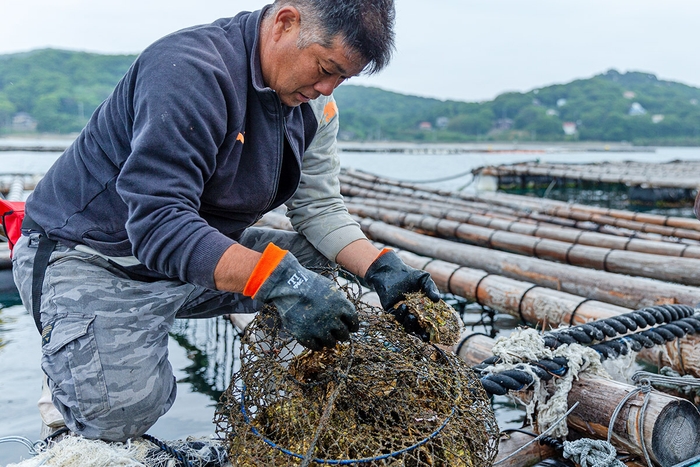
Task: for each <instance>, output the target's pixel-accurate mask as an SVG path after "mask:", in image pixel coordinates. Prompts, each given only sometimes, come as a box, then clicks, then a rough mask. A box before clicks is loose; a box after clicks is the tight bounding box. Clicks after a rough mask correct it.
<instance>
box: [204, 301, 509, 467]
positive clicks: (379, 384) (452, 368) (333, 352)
mask: <svg viewBox="0 0 700 467" xmlns="http://www.w3.org/2000/svg"><path fill="white" fill-rule="evenodd" d="M350 295H352V294H350ZM350 298H351V300H352V301H353V302H354V303H355V305H356V307H357V309H358V313H359V314H360V318H361V329H360V331H359V332H357V333H354V334H353V335H352V338H351V340H350V341H349V342H345V343H341V344H338V345H337V346H336V347H335V348H333V349H327V350H324V351H321V352H312V351H309V350H306V349H304V348H303V347H301V346H299V345H298V344H297V343H296V342H295V341H294V340H292V339H291V338H289V337H288V336H287V335H286V334H285V332H284V331H283V330H282V329H281V327H280V323H279V320H278V319H277V317H276V314H275V313H274V312H271V310H266V311H264V312H263V313H261V314H260V315H259V316H258V317H257V318H256V319H255V320H254V321H253V323H251V325H250V326H248V328H246V331H245V333H244V336H243V338H242V348H241V368H242V369H241V370H240V371H239V372H238V373H237V374H235V375H234V377H233V379H232V382H231V385H230V386H229V388H228V389H227V390H226V391H225V393H224V395H223V396H222V399H221V408H220V410H219V411H218V412H217V416H216V423H217V433H218V434H219V436H221V437H222V438H225V439H226V440H227V443H228V446H229V455H230V459H231V462H232V463H233V464H234V465H238V466H254V465H255V466H263V465H264V466H269V465H275V466H277V465H301V466H306V465H320V464H331V465H377V466H416V467H418V466H476V467H483V466H489V465H491V464H492V462H493V459H494V457H495V455H496V451H497V439H498V426H497V424H496V420H495V418H494V415H493V412H492V410H491V406H490V403H489V399H488V397H487V395H486V393H485V392H484V390H483V388H482V387H481V385H480V383H479V380H478V378H477V377H476V376H475V375H474V374H473V372H472V371H471V370H470V369H469V367H468V366H467V365H466V364H465V363H464V362H462V361H461V360H460V359H459V358H458V357H456V356H455V355H454V354H452V353H447V352H445V351H442V350H441V349H440V348H439V347H437V346H434V345H432V344H426V343H423V342H422V341H420V340H419V339H417V338H416V337H413V336H411V335H409V334H407V333H405V332H404V331H403V329H402V328H401V327H400V326H399V325H398V324H397V323H396V322H395V320H394V319H393V317H392V316H391V315H389V314H385V313H383V312H382V311H381V310H380V309H377V308H371V307H369V306H368V305H366V304H364V303H362V302H360V301H359V300H358V299H356V298H355V297H350Z"/></svg>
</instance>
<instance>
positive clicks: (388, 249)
mask: <svg viewBox="0 0 700 467" xmlns="http://www.w3.org/2000/svg"><path fill="white" fill-rule="evenodd" d="M390 251H394V250H392V249H391V248H384V249H383V250H382V251H380V252H379V254H378V255H377V257H376V258H374V261H377V260H378V259H379V257H380V256H382V255H383V254H384V253H389V252H390Z"/></svg>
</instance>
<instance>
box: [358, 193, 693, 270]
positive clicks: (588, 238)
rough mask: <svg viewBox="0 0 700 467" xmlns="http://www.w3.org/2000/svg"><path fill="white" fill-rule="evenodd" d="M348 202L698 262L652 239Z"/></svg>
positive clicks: (688, 248) (689, 252) (397, 204)
mask: <svg viewBox="0 0 700 467" xmlns="http://www.w3.org/2000/svg"><path fill="white" fill-rule="evenodd" d="M348 202H349V203H351V204H352V205H355V206H358V205H359V206H371V207H377V208H383V209H387V210H392V211H401V212H405V213H423V214H429V215H431V216H432V217H436V218H439V219H446V220H452V221H455V222H460V223H468V224H472V225H476V226H480V227H487V228H491V229H495V230H504V231H508V232H513V233H518V234H522V235H529V236H533V237H541V238H548V239H551V240H558V241H562V242H567V243H572V244H577V245H588V246H595V247H600V248H610V249H616V250H627V251H636V252H638V253H647V254H654V255H661V256H675V257H683V258H697V259H700V246H693V245H681V244H677V243H667V242H659V241H651V240H643V239H636V238H630V237H626V238H623V237H621V236H614V235H610V234H603V233H599V232H585V231H581V230H579V229H574V228H568V227H563V226H556V225H552V224H550V225H546V224H543V223H534V222H527V221H521V220H519V219H517V218H513V217H511V218H508V217H509V216H502V215H485V214H477V213H474V212H469V211H465V210H461V208H457V209H446V208H444V207H440V206H439V205H437V204H433V203H431V202H425V203H415V202H413V203H411V202H410V201H409V200H401V201H389V200H380V199H376V198H359V199H358V198H354V197H353V198H350V199H349V200H348Z"/></svg>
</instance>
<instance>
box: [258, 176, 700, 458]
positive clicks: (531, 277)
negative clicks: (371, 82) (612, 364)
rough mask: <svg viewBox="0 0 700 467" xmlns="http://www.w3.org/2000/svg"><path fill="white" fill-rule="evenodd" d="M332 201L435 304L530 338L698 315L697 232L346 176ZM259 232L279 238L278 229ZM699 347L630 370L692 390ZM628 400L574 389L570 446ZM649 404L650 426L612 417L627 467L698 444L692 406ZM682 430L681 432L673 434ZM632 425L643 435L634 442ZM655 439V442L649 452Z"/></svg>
mask: <svg viewBox="0 0 700 467" xmlns="http://www.w3.org/2000/svg"><path fill="white" fill-rule="evenodd" d="M341 191H342V193H343V195H344V197H345V201H346V205H347V207H348V210H349V212H350V213H351V214H353V215H355V216H356V218H357V220H358V222H360V225H361V227H362V228H363V230H364V232H365V233H366V235H367V236H368V237H369V238H370V239H371V240H373V241H375V242H378V246H390V247H393V248H394V249H396V250H397V252H398V254H399V255H400V256H401V258H402V259H403V260H404V261H405V262H406V263H407V264H409V265H411V266H413V267H416V268H419V269H424V270H426V271H428V272H430V273H431V276H432V277H433V279H434V280H435V282H436V284H437V285H438V287H439V288H440V290H441V291H442V292H443V293H451V294H454V295H456V296H459V297H463V298H465V299H466V300H468V301H470V302H475V303H478V304H479V305H481V306H482V307H485V308H487V309H491V310H494V311H496V312H497V313H503V314H508V315H510V316H513V317H515V318H517V319H519V320H521V321H522V322H523V323H528V324H529V325H531V326H534V327H536V328H538V329H556V328H558V327H559V326H561V325H577V324H583V323H587V322H591V321H594V320H599V319H605V318H609V317H613V316H619V315H621V314H624V313H629V312H631V311H632V310H636V309H640V308H644V307H648V306H655V305H661V304H686V305H690V306H692V307H695V306H697V305H698V304H700V288H699V287H698V286H699V285H700V282H698V277H696V274H695V272H694V271H693V269H694V268H695V267H696V265H700V263H698V261H700V256H698V254H699V253H700V243H699V240H700V221H697V220H695V219H688V218H680V217H669V216H660V215H651V214H639V213H633V212H628V211H624V210H611V209H605V208H596V207H592V206H584V205H577V204H569V203H563V202H556V201H549V200H540V199H536V198H532V197H526V196H518V195H507V194H504V193H477V194H465V193H456V192H446V191H443V190H439V189H433V188H427V187H425V186H423V185H416V184H410V183H403V182H398V181H392V180H388V179H382V178H379V177H376V176H374V175H371V174H368V173H364V172H359V171H352V170H347V171H343V172H342V173H341ZM267 221H268V222H270V224H269V225H271V226H274V227H276V228H280V227H283V226H284V219H282V218H280V217H278V218H276V219H275V218H272V217H270V218H268V220H267ZM492 345H493V341H492V340H491V339H490V338H488V337H486V336H480V335H467V336H464V339H463V341H462V342H461V343H460V345H458V346H456V348H455V351H456V352H458V354H459V355H460V356H461V357H462V358H463V359H465V360H467V361H468V362H470V363H472V364H478V363H479V362H480V361H482V360H483V359H484V358H486V357H487V356H488V354H489V349H490V347H491V346H492ZM699 345H700V338H699V337H698V336H697V335H687V336H685V337H683V338H682V339H677V340H675V341H673V342H668V343H666V344H665V345H658V346H654V347H652V348H647V349H643V350H642V351H641V352H639V353H638V354H637V361H639V362H641V363H642V364H645V365H652V366H653V365H658V366H659V367H660V366H669V367H671V368H672V369H673V370H675V371H677V372H679V373H680V374H685V375H690V376H694V377H696V378H697V377H698V376H700V361H698V358H699V357H698V355H700V347H698V346H699ZM634 389H635V388H634V386H631V385H629V384H626V383H624V382H616V381H610V380H600V379H599V378H598V379H596V378H588V377H585V378H581V379H579V380H578V381H577V382H575V383H574V386H573V388H572V390H571V392H570V394H569V402H570V403H573V402H575V401H577V402H579V403H580V404H581V405H580V406H579V407H578V408H577V409H576V410H575V411H574V412H573V413H572V414H571V415H570V416H569V417H568V419H567V421H568V424H569V427H570V428H571V429H572V430H574V432H577V433H579V435H581V434H582V433H583V436H590V437H594V438H602V439H605V437H606V436H607V431H608V430H607V423H608V422H609V421H610V419H611V416H612V413H613V411H614V409H615V408H616V405H617V404H618V403H619V402H620V400H621V399H622V398H623V397H625V395H628V394H630V393H632V392H633V391H634ZM653 394H654V396H653V397H654V400H653V402H649V404H650V405H649V407H652V406H655V407H656V408H654V409H650V410H652V411H653V412H654V413H655V415H651V414H650V412H647V413H646V416H645V417H644V416H640V411H639V407H640V405H641V403H640V402H638V401H639V400H641V399H639V398H637V399H634V398H632V401H631V402H629V403H630V404H631V405H630V406H629V408H622V412H624V413H625V414H626V415H625V416H626V417H627V419H626V421H621V420H620V419H619V418H618V419H616V422H615V431H614V433H615V436H614V437H613V444H615V445H616V447H617V448H618V449H619V450H622V451H624V452H627V453H629V454H630V455H631V456H632V457H634V456H637V458H636V460H634V459H630V460H629V462H628V463H627V464H626V465H628V466H636V465H644V459H643V458H641V457H640V456H641V453H642V448H641V447H640V446H642V445H646V446H651V443H652V438H654V437H655V438H654V439H656V444H655V446H656V448H657V449H662V448H661V446H662V445H666V446H673V449H676V447H677V446H676V444H674V441H677V440H679V439H683V440H685V441H687V442H688V443H690V444H694V443H697V441H698V440H697V439H696V438H697V435H696V434H695V432H696V428H690V426H691V425H692V426H695V424H696V423H698V421H700V418H699V416H698V412H697V409H696V407H695V405H694V404H693V403H692V402H691V401H688V400H686V399H683V398H679V397H678V396H676V395H673V394H665V393H661V392H654V393H653ZM640 397H641V396H640ZM635 400H637V402H635ZM650 400H651V399H650ZM622 412H621V413H622ZM666 417H668V418H666ZM681 419H682V420H684V422H683V423H688V425H686V426H685V428H680V429H679V428H678V424H679V423H680V422H679V420H681ZM640 424H643V425H645V428H642V429H641V431H640V429H639V426H640ZM681 424H682V423H681ZM641 432H643V433H644V436H645V437H647V439H645V440H644V441H642V440H641V439H640V435H639V434H640V433H641ZM654 433H655V434H654ZM663 437H667V439H666V441H665V442H664V443H661V444H659V440H660V439H661V438H663ZM517 439H518V436H514V437H512V438H508V439H507V440H503V442H502V448H501V450H500V452H501V455H499V458H501V459H503V458H504V457H505V455H506V453H507V452H510V451H513V450H514V449H515V447H514V446H513V444H514V443H517V441H514V440H517ZM524 441H526V440H521V444H524ZM685 441H684V443H685ZM536 444H537V443H536ZM646 449H647V452H648V453H649V454H650V457H651V458H652V461H653V462H654V463H655V465H664V466H666V465H668V466H670V465H674V464H675V463H676V462H677V459H676V461H671V460H669V459H670V458H669V453H664V452H661V451H657V452H655V453H652V452H650V451H649V449H651V448H649V447H647V448H646ZM695 450H697V449H696V448H695V447H693V448H691V449H689V450H688V451H685V452H684V453H682V454H680V456H681V457H680V459H683V458H684V457H683V456H687V457H685V458H689V457H692V456H694V455H697V454H698V453H696V452H695ZM676 454H678V453H677V452H676ZM550 455H552V452H551V450H547V449H546V448H543V447H542V446H538V445H534V446H532V447H531V449H530V450H528V451H525V452H522V453H520V454H519V455H518V456H517V461H515V460H512V459H511V460H507V461H505V462H504V463H502V464H499V465H512V466H513V467H516V466H517V467H519V466H521V465H531V464H532V463H535V462H537V461H538V460H541V459H543V458H545V457H548V456H550Z"/></svg>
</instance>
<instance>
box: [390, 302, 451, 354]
mask: <svg viewBox="0 0 700 467" xmlns="http://www.w3.org/2000/svg"><path fill="white" fill-rule="evenodd" d="M402 304H405V305H406V307H407V308H408V311H409V312H410V313H412V314H413V315H414V316H415V317H416V319H417V320H418V324H419V325H420V327H421V328H423V329H425V330H426V332H427V333H428V336H429V338H430V339H429V340H430V342H432V343H434V344H441V345H447V346H452V345H454V344H456V343H457V341H458V340H459V337H460V336H461V334H462V327H463V325H462V319H461V318H460V317H459V315H458V314H457V312H456V311H455V310H454V308H452V307H451V306H450V305H449V304H447V303H445V301H444V300H440V301H439V302H437V303H433V302H432V301H431V300H430V299H429V298H428V297H426V296H425V294H423V293H420V292H416V293H409V294H406V296H405V297H404V300H403V301H400V302H399V303H397V304H396V305H395V308H396V307H398V306H400V305H402Z"/></svg>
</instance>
